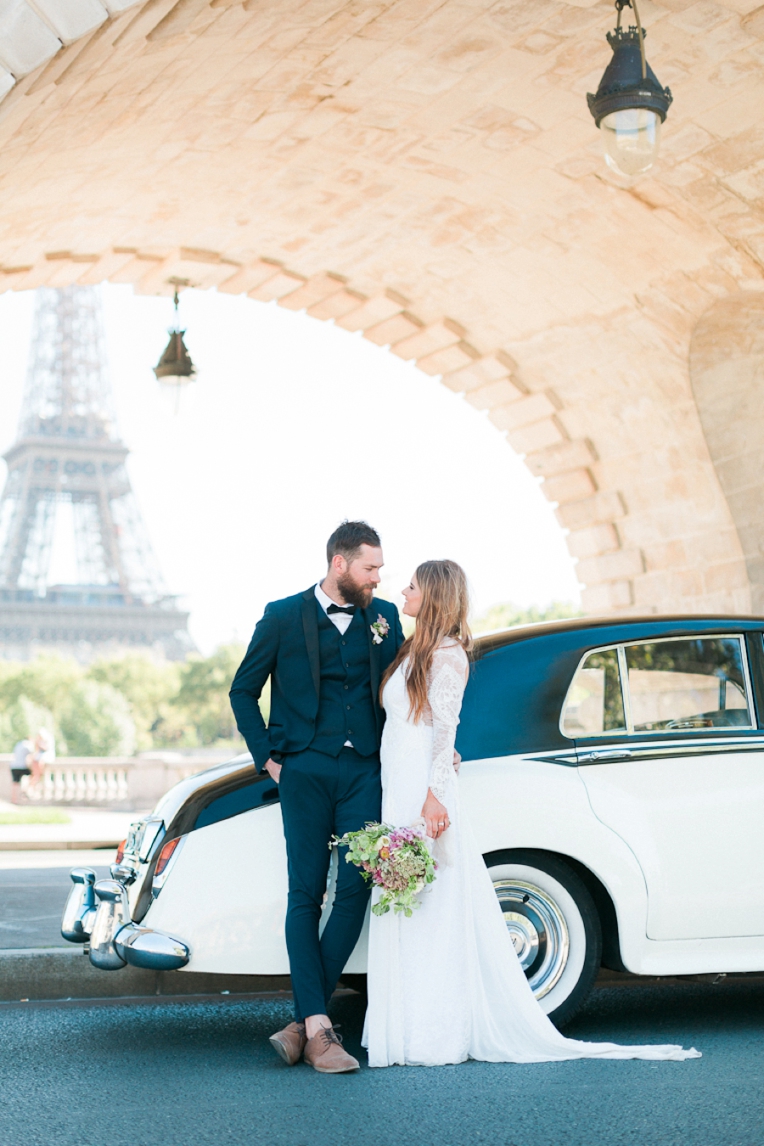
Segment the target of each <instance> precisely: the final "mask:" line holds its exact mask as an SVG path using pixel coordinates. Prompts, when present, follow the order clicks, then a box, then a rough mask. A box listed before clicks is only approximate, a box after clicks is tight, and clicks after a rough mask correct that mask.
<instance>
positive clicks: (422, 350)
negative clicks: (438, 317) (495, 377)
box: [390, 318, 466, 360]
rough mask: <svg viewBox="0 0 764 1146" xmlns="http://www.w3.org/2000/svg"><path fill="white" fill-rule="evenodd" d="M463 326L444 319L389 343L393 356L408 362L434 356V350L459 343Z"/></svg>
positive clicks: (462, 334) (463, 331)
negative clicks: (430, 355)
mask: <svg viewBox="0 0 764 1146" xmlns="http://www.w3.org/2000/svg"><path fill="white" fill-rule="evenodd" d="M465 333H466V332H465V330H464V327H463V326H460V325H459V324H458V322H452V321H451V319H449V318H444V319H443V320H442V321H441V322H433V323H431V325H430V326H425V327H423V328H422V329H421V330H416V331H415V332H414V333H413V334H409V335H407V336H405V337H404V338H402V339H400V340H396V341H395V342H391V343H390V349H391V350H392V352H393V354H397V355H398V357H399V358H404V359H406V360H410V359H412V358H425V357H426V356H427V355H428V354H434V353H435V351H436V350H443V349H445V347H447V346H453V345H454V343H456V342H459V341H460V340H461V339H462V337H463V336H464V334H465Z"/></svg>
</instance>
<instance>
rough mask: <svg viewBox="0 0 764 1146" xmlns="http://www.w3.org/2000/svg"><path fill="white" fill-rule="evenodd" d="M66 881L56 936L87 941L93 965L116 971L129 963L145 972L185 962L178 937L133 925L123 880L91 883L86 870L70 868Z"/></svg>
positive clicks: (93, 878) (92, 877) (187, 954)
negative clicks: (66, 891) (69, 884)
mask: <svg viewBox="0 0 764 1146" xmlns="http://www.w3.org/2000/svg"><path fill="white" fill-rule="evenodd" d="M71 880H72V883H73V884H74V886H73V888H72V890H71V891H70V893H69V898H68V899H67V901H66V906H65V908H64V914H63V917H62V920H61V934H62V935H63V937H64V939H68V940H69V942H70V943H87V942H89V943H90V952H89V954H90V962H91V963H92V964H93V966H94V967H98V968H99V970H101V971H118V970H119V969H120V968H121V967H124V966H125V965H126V964H127V963H129V964H130V965H131V966H132V967H141V968H143V969H144V970H148V971H177V970H179V969H180V968H181V967H185V965H186V964H187V963H188V960H189V958H190V954H191V953H190V950H189V947H188V944H186V943H184V942H183V940H182V939H176V938H174V937H173V936H172V935H167V934H166V933H165V932H163V931H155V930H153V929H152V928H151V927H141V926H140V925H139V924H137V923H133V921H132V919H131V918H130V908H129V905H128V902H127V892H126V890H125V886H124V884H123V883H121V882H119V881H118V880H115V879H101V880H98V882H96V875H95V872H94V871H92V870H91V869H90V868H74V870H73V871H72V872H71ZM96 901H98V902H97V903H96Z"/></svg>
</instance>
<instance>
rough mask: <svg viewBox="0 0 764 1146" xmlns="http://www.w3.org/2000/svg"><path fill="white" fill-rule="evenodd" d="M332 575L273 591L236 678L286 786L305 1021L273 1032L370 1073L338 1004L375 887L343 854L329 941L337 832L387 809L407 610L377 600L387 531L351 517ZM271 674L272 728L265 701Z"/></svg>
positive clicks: (310, 1056)
mask: <svg viewBox="0 0 764 1146" xmlns="http://www.w3.org/2000/svg"><path fill="white" fill-rule="evenodd" d="M326 557H327V561H328V566H329V567H328V570H327V573H326V576H325V578H324V580H323V581H322V582H321V583H320V584H319V585H315V586H311V588H310V589H306V591H305V592H304V593H297V594H295V596H293V597H285V598H284V599H283V600H281V601H272V602H271V603H270V605H268V606H267V607H266V609H265V613H264V614H263V617H262V619H261V620H260V621H259V622H258V624H257V627H256V629H255V633H254V636H253V637H252V641H251V643H250V646H249V648H248V649H247V654H246V656H245V657H244V660H243V661H242V663H241V665H240V666H239V669H238V672H237V673H236V676H235V677H234V681H233V684H232V686H231V706H232V707H233V711H234V715H235V716H236V723H237V725H238V727H239V731H240V732H241V734H242V736H243V737H244V739H245V740H246V742H247V747H248V748H249V750H250V752H251V753H252V758H253V760H254V762H255V767H256V769H257V770H258V771H262V770H263V769H265V770H266V771H267V772H269V773H270V775H271V776H272V777H273V779H274V780H275V781H276V782H277V784H278V785H279V793H280V797H281V811H282V816H283V822H284V836H285V838H286V849H287V860H288V870H289V900H288V906H287V916H286V943H287V950H288V952H289V966H290V970H291V975H292V990H293V992H294V1005H295V1022H294V1023H290V1024H289V1026H288V1027H286V1028H285V1029H284V1030H283V1031H278V1032H277V1033H276V1034H275V1035H272V1036H271V1040H270V1041H271V1043H272V1045H273V1047H274V1048H275V1050H276V1051H277V1052H278V1053H279V1054H280V1055H281V1057H282V1058H283V1059H284V1060H285V1062H287V1063H288V1064H289V1065H290V1066H293V1065H294V1064H295V1063H296V1062H298V1061H299V1059H300V1057H301V1056H302V1055H303V1053H304V1055H305V1060H306V1062H309V1063H310V1064H311V1066H313V1067H315V1069H316V1070H318V1071H321V1072H322V1073H327V1074H337V1073H341V1072H344V1071H349V1070H357V1069H358V1062H357V1060H356V1059H354V1058H353V1057H352V1055H349V1054H348V1053H347V1052H346V1051H345V1050H344V1049H343V1047H342V1044H341V1040H340V1038H339V1036H338V1035H337V1034H336V1032H335V1030H334V1027H333V1026H332V1024H331V1020H330V1019H329V1018H328V1017H327V1015H326V1011H327V1007H328V1002H329V999H330V998H331V995H332V992H333V991H334V988H335V986H336V984H337V980H338V979H339V977H340V975H341V973H342V970H343V968H344V966H345V964H346V962H347V960H348V959H349V957H350V954H351V952H352V950H353V948H354V947H355V945H356V942H357V940H358V936H359V935H360V933H361V928H362V926H363V921H364V916H365V914H366V904H367V901H368V897H369V890H368V888H367V887H366V885H365V883H364V881H363V879H362V877H361V873H360V870H359V869H358V868H357V867H355V866H354V865H353V864H348V863H340V865H339V870H338V874H337V888H336V892H335V896H334V903H333V906H332V911H331V915H330V916H329V919H328V921H327V924H326V927H325V928H324V931H323V934H322V935H321V938H320V939H319V935H318V925H319V920H320V917H321V905H322V902H323V898H324V895H325V892H326V881H327V874H328V869H329V859H330V851H329V841H330V839H331V837H332V836H333V835H335V834H336V835H339V836H341V835H344V833H345V832H351V831H356V830H357V829H359V828H362V827H363V826H364V824H365V823H366V822H367V821H368V820H379V818H380V815H381V781H380V765H379V746H380V740H381V737H382V725H383V722H384V714H383V712H382V711H381V709H380V707H379V696H378V694H379V685H380V681H381V679H382V676H383V674H384V672H385V669H386V668H387V667H388V665H389V664H390V663H391V661H392V660H393V659H394V657H395V654H396V651H397V649H398V647H399V646H400V645H401V644H402V643H403V631H402V629H401V623H400V620H399V617H398V611H397V609H396V608H395V606H394V605H391V604H390V603H389V602H388V601H381V600H376V601H373V593H374V590H375V588H376V587H377V586H378V584H379V579H380V578H379V571H380V569H381V568H382V563H383V559H382V548H381V543H380V540H379V536H378V534H377V533H376V532H375V530H373V529H372V528H371V526H369V525H367V524H366V522H364V521H344V522H343V523H342V525H340V526H339V527H338V528H337V529H335V531H334V533H333V534H332V535H331V537H330V538H329V541H328V543H327V547H326ZM268 677H270V678H271V712H270V720H269V722H268V727H267V728H266V726H265V722H264V721H263V718H262V716H261V714H260V708H259V705H258V700H259V698H260V695H261V693H262V691H263V687H264V685H265V682H266V681H267V679H268Z"/></svg>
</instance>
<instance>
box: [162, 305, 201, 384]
mask: <svg viewBox="0 0 764 1146" xmlns="http://www.w3.org/2000/svg"><path fill="white" fill-rule="evenodd" d="M173 302H174V305H175V321H174V323H173V326H172V328H171V329H170V331H169V335H170V341H169V342H168V343H167V348H166V349H165V352H164V354H163V355H162V357H161V358H160V359H159V362H158V363H157V365H156V366H155V367H154V374H155V375H156V378H157V381H158V382H162V383H164V385H166V386H183V385H185V384H186V383H187V382H193V381H194V379H195V377H196V367H195V366H194V364H193V362H192V361H191V355H190V354H189V353H188V349H187V347H186V344H185V342H184V341H183V335H184V334H185V333H186V332H185V330H181V329H180V319H179V317H178V291H177V288H176V290H175V296H174V299H173Z"/></svg>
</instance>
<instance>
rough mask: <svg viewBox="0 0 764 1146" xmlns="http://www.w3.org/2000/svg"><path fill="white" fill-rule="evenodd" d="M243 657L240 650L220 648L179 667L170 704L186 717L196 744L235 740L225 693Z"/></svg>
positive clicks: (237, 647)
mask: <svg viewBox="0 0 764 1146" xmlns="http://www.w3.org/2000/svg"><path fill="white" fill-rule="evenodd" d="M243 656H244V648H243V647H242V646H240V645H222V646H221V647H220V648H219V649H218V650H217V651H216V652H214V653H213V654H212V656H211V657H190V658H189V659H188V660H187V661H186V663H185V664H184V665H182V666H181V669H180V688H179V689H178V691H177V694H176V696H175V697H174V699H173V704H174V705H176V706H177V707H178V708H181V709H183V710H184V711H185V712H187V713H188V714H189V717H190V718H191V720H192V721H193V724H194V728H195V729H196V735H197V739H198V742H199V744H214V743H215V742H216V741H219V740H233V739H234V737H235V736H236V722H235V720H234V718H233V712H232V711H231V705H230V702H229V700H228V690H229V688H230V687H231V681H232V680H233V675H234V673H235V672H236V669H237V668H238V666H239V664H240V662H241V659H242V657H243Z"/></svg>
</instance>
